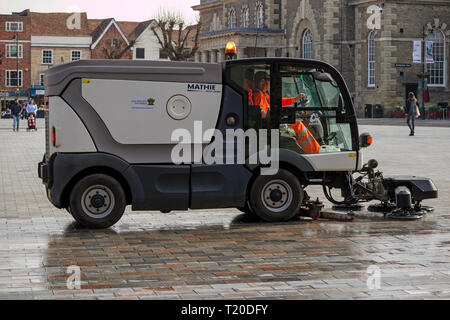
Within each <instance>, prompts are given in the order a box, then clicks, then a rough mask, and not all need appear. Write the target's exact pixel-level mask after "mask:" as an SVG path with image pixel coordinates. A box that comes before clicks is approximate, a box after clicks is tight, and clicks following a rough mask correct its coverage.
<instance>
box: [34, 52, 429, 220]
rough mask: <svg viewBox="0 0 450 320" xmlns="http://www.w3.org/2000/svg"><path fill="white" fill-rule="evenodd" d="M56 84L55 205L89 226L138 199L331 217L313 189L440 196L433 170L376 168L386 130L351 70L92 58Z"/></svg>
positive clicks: (147, 203) (56, 73)
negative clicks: (426, 174)
mask: <svg viewBox="0 0 450 320" xmlns="http://www.w3.org/2000/svg"><path fill="white" fill-rule="evenodd" d="M45 81H46V116H45V121H46V150H45V155H44V157H43V160H42V162H40V163H39V166H38V172H39V177H40V178H41V179H42V181H43V183H44V184H45V187H46V190H47V195H48V198H49V200H50V201H51V203H52V204H53V205H54V206H56V207H57V208H66V209H67V210H68V211H69V212H70V213H71V214H72V216H73V217H74V218H75V219H76V220H77V221H78V222H79V223H80V224H82V225H84V226H86V227H89V228H106V227H109V226H112V225H113V224H115V223H116V222H117V221H119V219H120V218H121V217H122V214H123V212H124V209H125V207H126V206H127V205H131V207H132V210H159V211H162V212H170V211H172V210H188V209H211V208H239V209H240V210H242V211H244V212H247V213H250V214H254V215H257V216H258V217H260V218H261V219H262V220H265V221H287V220H289V219H291V218H293V217H295V216H298V215H301V214H304V213H305V212H308V210H309V211H310V212H311V216H317V214H312V213H313V212H315V213H317V202H316V201H312V200H311V199H310V198H309V196H308V193H307V191H308V187H309V186H311V185H319V186H323V188H324V191H325V195H326V197H327V198H328V199H329V200H331V201H333V202H336V203H339V204H355V203H358V202H361V201H370V200H379V201H380V203H381V204H383V207H385V208H388V209H389V210H390V212H392V211H396V210H397V211H398V212H400V213H398V215H404V216H408V215H412V214H415V213H417V212H419V211H421V210H422V209H423V208H422V206H421V202H422V201H423V200H425V199H432V198H436V197H437V189H436V187H435V186H434V184H433V182H432V181H431V180H430V179H427V178H419V177H398V178H395V177H383V175H382V174H381V173H380V172H376V171H375V169H376V167H377V163H376V161H374V160H372V161H369V162H368V163H367V164H364V161H363V154H362V149H363V148H365V147H368V146H369V145H370V144H371V142H372V141H371V140H372V138H371V137H370V135H369V134H361V135H360V134H359V132H358V125H357V119H356V115H355V110H354V106H353V102H352V99H351V97H350V94H349V91H348V89H347V86H346V84H345V82H344V79H343V78H342V76H341V75H340V74H339V72H338V71H337V70H336V69H335V68H333V67H332V66H330V65H329V64H327V63H324V62H320V61H314V60H303V59H290V58H254V59H243V60H231V61H226V62H224V63H221V64H204V63H187V62H169V61H167V62H166V61H123V60H117V61H113V60H107V61H106V60H105V61H103V60H89V61H88V60H86V61H83V60H81V61H76V62H72V63H68V64H64V65H59V66H56V67H53V68H51V69H50V70H49V71H48V72H47V74H46V77H45ZM333 188H334V189H340V190H341V194H340V195H339V197H340V198H342V199H343V200H340V201H337V200H335V198H334V197H333V196H332V192H330V190H331V189H333ZM386 210H387V209H386Z"/></svg>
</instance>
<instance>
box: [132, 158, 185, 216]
mask: <svg viewBox="0 0 450 320" xmlns="http://www.w3.org/2000/svg"><path fill="white" fill-rule="evenodd" d="M128 172H134V173H135V174H136V175H137V177H138V178H139V181H140V185H141V187H142V189H143V193H144V197H143V198H142V199H136V198H134V197H133V205H132V209H133V210H163V211H165V210H187V209H189V175H190V166H175V165H132V166H130V168H129V170H127V173H128Z"/></svg>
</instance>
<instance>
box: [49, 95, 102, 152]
mask: <svg viewBox="0 0 450 320" xmlns="http://www.w3.org/2000/svg"><path fill="white" fill-rule="evenodd" d="M49 106H50V108H49V126H48V130H49V132H47V134H48V135H49V139H50V149H49V155H52V154H53V153H55V152H70V153H78V152H97V148H96V147H95V145H94V142H93V141H92V138H91V136H90V134H89V132H88V131H87V130H86V127H85V126H84V124H83V122H81V120H80V118H79V117H78V115H77V114H76V113H75V112H74V111H73V110H72V108H71V107H70V106H69V105H68V104H67V103H66V102H65V101H64V100H63V99H61V98H60V97H50V98H49ZM53 127H55V132H56V141H55V142H56V143H55V145H56V146H55V147H54V146H53V144H52V143H51V141H52V128H53Z"/></svg>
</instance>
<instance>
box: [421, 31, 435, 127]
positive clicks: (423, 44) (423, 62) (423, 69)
mask: <svg viewBox="0 0 450 320" xmlns="http://www.w3.org/2000/svg"><path fill="white" fill-rule="evenodd" d="M426 28H427V25H426V24H424V25H423V26H422V77H421V78H422V120H425V79H426V77H427V75H428V74H427V73H426V71H425V65H426V63H427V59H426V52H427V42H426V39H425V36H426ZM431 33H433V30H431Z"/></svg>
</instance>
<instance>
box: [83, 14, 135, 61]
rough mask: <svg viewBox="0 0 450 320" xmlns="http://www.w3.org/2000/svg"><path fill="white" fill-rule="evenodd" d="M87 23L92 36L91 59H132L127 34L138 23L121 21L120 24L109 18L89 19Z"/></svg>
mask: <svg viewBox="0 0 450 320" xmlns="http://www.w3.org/2000/svg"><path fill="white" fill-rule="evenodd" d="M88 24H89V27H90V29H91V33H90V34H91V36H92V44H91V59H132V57H133V52H132V50H131V47H130V46H129V44H130V42H129V40H128V37H127V36H128V34H129V33H131V32H132V30H131V29H133V30H134V28H136V27H137V25H138V24H139V23H137V22H122V26H121V25H120V24H121V23H120V22H117V21H116V20H114V19H113V18H109V19H103V20H89V22H88ZM133 27H134V28H133ZM122 28H123V29H124V30H122ZM130 30H131V31H130Z"/></svg>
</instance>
